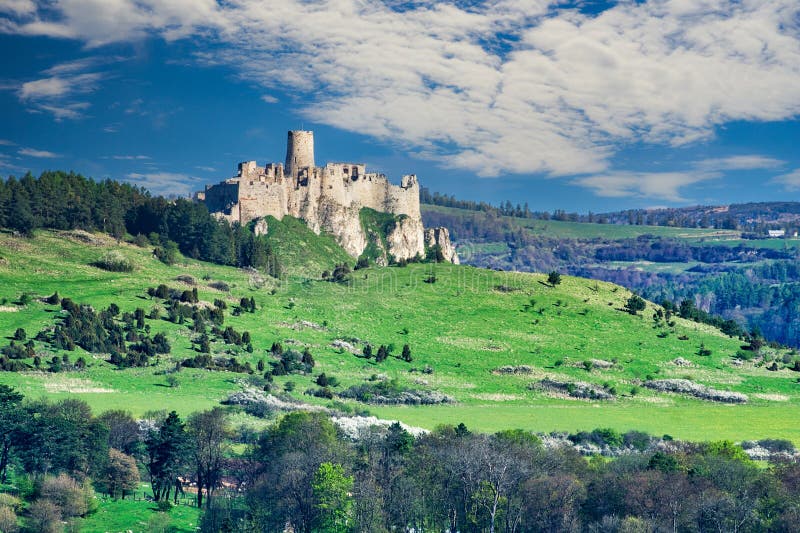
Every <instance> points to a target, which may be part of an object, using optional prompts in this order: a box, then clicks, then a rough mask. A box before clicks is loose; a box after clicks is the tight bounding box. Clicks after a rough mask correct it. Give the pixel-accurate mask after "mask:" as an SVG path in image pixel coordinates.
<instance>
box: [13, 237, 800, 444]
mask: <svg viewBox="0 0 800 533" xmlns="http://www.w3.org/2000/svg"><path fill="white" fill-rule="evenodd" d="M284 231H285V232H289V233H292V232H296V231H299V230H298V229H297V228H294V229H293V227H292V226H289V224H288V223H287V224H285V225H283V224H281V225H278V224H275V222H274V221H270V237H274V238H275V239H277V240H282V241H283V243H284V245H286V246H288V244H286V243H288V242H289V240H288V239H289V238H290V236H289V235H288V234H284V233H281V232H284ZM306 237H307V238H308V241H307V243H306V244H304V245H302V246H303V248H304V249H305V250H312V252H313V254H311V255H313V257H314V259H313V261H312V263H311V266H310V267H306V268H304V269H299V270H298V269H297V268H291V269H289V271H290V273H291V274H292V275H289V276H286V277H284V278H283V279H281V280H273V279H271V278H264V277H262V276H261V275H258V274H254V273H251V272H248V271H243V270H239V269H235V268H231V267H222V266H217V265H211V264H208V263H202V262H198V261H193V260H181V261H179V263H178V264H176V265H173V266H166V265H164V264H162V263H160V262H159V261H158V260H156V259H155V258H153V256H152V254H151V250H150V249H145V248H138V247H135V246H133V245H129V244H125V243H122V244H118V243H117V242H115V241H114V240H112V239H110V238H108V237H105V236H102V235H93V236H87V235H86V234H83V233H79V232H72V233H70V232H46V231H41V232H38V233H37V236H36V238H35V239H31V240H27V239H19V238H15V237H12V236H10V235H9V234H6V233H3V234H0V301H4V302H3V303H2V306H0V334H2V335H3V336H4V337H6V338H5V339H4V340H2V341H0V346H5V345H7V344H8V343H9V342H10V336H11V335H12V334H13V333H14V331H15V330H16V329H17V328H24V329H25V330H26V332H27V333H28V337H29V338H32V337H33V336H34V335H35V334H36V332H38V331H40V330H41V329H43V328H46V327H48V326H52V325H53V324H54V323H55V320H56V317H57V316H58V313H57V311H58V310H59V308H58V307H57V306H53V305H48V304H46V303H44V302H42V301H40V300H39V299H38V298H40V297H46V296H48V295H50V294H52V293H53V292H55V291H58V292H59V294H60V296H61V297H68V298H71V299H72V300H74V301H75V302H79V303H90V304H91V305H92V306H93V307H94V308H95V309H100V308H104V307H106V306H108V305H109V304H111V303H112V302H113V303H116V304H117V305H118V306H119V307H120V308H121V309H122V311H123V312H124V311H133V310H134V309H136V308H137V307H140V308H143V309H144V310H145V311H148V312H149V310H150V309H152V308H153V307H162V308H163V302H160V301H159V300H158V299H153V298H150V297H148V296H147V293H146V290H147V288H148V287H155V286H157V285H158V284H161V283H165V284H167V285H169V286H170V287H172V288H176V289H181V290H186V289H190V288H192V287H196V288H197V289H198V293H199V297H200V299H201V301H203V302H209V303H210V302H212V301H213V300H215V299H224V300H226V301H227V302H228V305H229V306H233V305H235V304H236V303H237V302H238V301H239V299H240V298H242V297H248V298H249V297H253V298H254V299H255V302H256V304H257V310H256V312H255V313H243V314H241V315H240V316H232V315H231V313H227V314H226V316H225V325H226V326H228V325H231V326H233V327H234V328H235V329H236V330H239V331H249V332H250V333H251V334H252V339H253V342H252V344H253V347H254V351H253V353H247V352H245V351H243V350H241V349H239V348H233V347H231V346H226V345H224V344H222V343H221V342H215V343H214V345H213V350H214V351H215V352H217V353H218V354H219V355H225V356H226V357H230V356H236V357H238V359H239V360H240V361H242V362H245V361H247V362H250V363H251V364H252V365H253V367H255V366H256V365H257V363H258V361H259V360H262V359H263V360H264V361H266V362H269V361H273V360H274V359H273V358H272V356H271V354H270V353H269V348H270V346H271V345H272V343H273V342H281V343H282V344H283V345H284V346H285V347H287V348H289V347H292V348H296V349H299V350H302V349H303V348H305V347H307V348H308V349H309V350H310V352H311V353H312V354H313V356H314V359H315V360H316V363H317V365H316V367H315V368H314V371H313V374H312V375H289V376H278V377H275V387H276V389H281V388H283V386H284V384H285V383H286V382H287V381H292V382H294V383H295V385H296V386H295V390H294V392H293V394H294V396H296V397H297V398H299V399H302V400H303V401H307V402H311V403H319V404H323V405H328V404H330V403H331V401H330V400H325V399H322V398H316V397H312V396H308V395H304V394H303V392H304V391H306V390H307V389H315V388H316V385H314V384H313V380H314V379H315V378H316V376H318V375H319V373H320V372H325V373H326V375H328V376H331V375H333V376H335V377H336V378H337V379H338V380H339V381H340V382H341V384H340V385H339V386H338V387H335V388H334V391H335V392H341V391H342V390H344V389H346V388H348V387H350V386H353V385H364V384H370V383H372V384H374V383H377V382H380V381H382V380H384V379H387V380H391V379H394V380H396V383H397V387H399V388H406V389H413V390H423V391H436V392H440V393H443V394H445V395H448V396H449V397H451V398H452V399H454V400H455V402H454V403H451V404H442V405H435V406H399V405H391V406H388V405H382V406H376V405H364V404H361V403H359V402H356V401H355V400H345V403H346V404H349V405H351V406H355V407H357V408H358V409H364V408H366V409H369V411H370V412H371V413H373V414H375V415H377V416H381V417H390V418H398V419H400V420H403V421H404V422H408V423H410V424H413V425H419V426H423V427H427V428H432V427H434V426H435V425H437V424H439V423H445V422H447V423H458V422H461V421H463V422H465V423H466V424H467V425H468V426H470V427H473V428H476V429H480V430H487V431H488V430H496V429H501V428H512V427H515V428H516V427H518V428H526V429H533V430H538V431H551V430H570V431H574V430H577V429H592V428H595V427H601V426H603V427H606V426H607V427H614V428H616V429H619V430H629V429H638V430H644V431H648V432H651V433H654V434H659V435H660V434H664V433H668V434H671V435H673V436H675V437H678V438H686V439H697V440H700V439H719V438H731V439H735V440H742V439H755V438H766V437H772V438H789V439H792V440H794V441H795V442H800V427H798V426H797V424H796V423H795V422H794V420H795V418H796V416H797V415H798V414H800V391H799V390H798V388H800V385H798V382H797V381H798V380H797V376H798V375H800V374H797V373H795V372H792V371H790V370H788V369H785V368H784V366H785V365H784V364H783V363H782V362H780V361H779V363H780V365H779V366H780V368H781V369H780V370H778V371H774V372H773V371H768V370H767V369H766V368H765V365H762V364H760V363H756V362H753V361H745V362H741V363H740V362H739V360H737V359H735V357H734V356H736V355H737V353H738V352H739V351H740V345H741V344H742V343H741V341H739V340H737V339H730V338H728V337H725V336H724V335H722V334H721V333H720V332H718V331H717V330H714V329H712V328H710V327H708V326H704V325H700V324H696V323H693V322H687V321H684V320H682V319H679V318H674V319H673V320H674V326H672V327H670V326H668V325H664V324H663V322H662V323H661V325H656V323H655V322H654V320H653V318H652V316H653V312H654V309H655V307H654V306H653V305H652V304H648V308H647V309H646V310H645V311H644V312H641V313H639V315H637V316H633V315H630V314H628V313H626V312H625V311H624V310H622V308H623V306H624V304H625V302H626V300H627V299H628V298H629V297H630V295H631V293H630V292H629V291H627V290H625V289H623V288H621V287H618V286H615V285H611V284H607V283H602V282H594V281H591V280H586V279H581V278H572V277H566V276H565V277H564V278H563V282H562V283H561V284H560V285H557V286H555V287H551V286H549V285H547V284H546V283H545V276H544V275H538V274H519V273H505V272H495V271H488V270H482V269H477V268H472V267H468V266H453V265H443V264H412V265H409V266H408V267H405V268H399V267H391V268H369V269H363V270H358V271H355V272H354V273H353V274H351V283H349V284H338V283H332V282H327V281H322V280H320V279H319V277H318V276H319V274H318V273H317V271H318V270H321V269H322V268H330V267H332V266H333V264H334V263H337V262H339V261H340V260H342V259H343V258H342V257H341V256H340V255H339V253H340V252H341V251H340V250H339V251H338V252H337V251H336V250H335V249H331V250H333V251H326V250H328V249H327V248H326V246H327V245H325V244H323V243H321V241H317V240H316V239H313V238H311V237H310V236H306ZM276 242H277V241H276ZM109 250H117V251H119V252H120V253H121V254H123V255H124V256H125V257H127V258H128V259H130V260H131V261H132V262H133V264H134V265H135V270H134V271H133V272H132V273H114V272H107V271H104V270H101V269H99V268H96V267H94V266H91V263H93V262H95V261H97V260H98V259H99V258H100V257H101V256H103V254H105V253H107V252H108V251H109ZM280 253H281V254H282V257H286V256H287V255H288V254H289V251H288V248H287V249H282V250H280ZM297 254H298V255H296V256H295V257H297V258H298V263H301V262H302V258H303V257H306V256H308V255H309V254H305V256H304V254H303V253H300V252H297ZM350 261H351V262H352V260H350ZM179 276H180V277H181V278H180V281H179V280H178V277H179ZM187 276H191V278H188V277H187ZM433 278H435V282H433V283H430V281H433ZM187 280H188V281H187ZM220 282H222V283H224V284H225V285H227V286H228V289H229V290H228V291H226V290H224V289H225V286H224V285H222V284H221V283H220ZM192 283H194V285H192ZM23 293H29V294H30V295H32V297H33V299H32V301H31V302H30V303H28V304H27V305H24V306H23V305H19V304H18V303H15V302H17V301H18V299H19V297H20V295H22V294H23ZM162 316H163V313H162ZM147 324H148V325H149V326H150V328H151V330H152V332H153V333H157V332H164V333H165V334H166V335H167V337H168V338H169V340H170V343H171V345H172V353H171V354H170V355H166V356H160V357H159V358H158V364H157V365H155V366H150V367H145V368H132V369H123V370H120V369H117V368H116V367H115V366H113V365H111V364H110V363H108V362H107V361H106V357H105V356H103V355H98V354H94V355H92V354H85V353H82V351H81V350H80V349H77V350H76V351H75V352H74V353H72V354H70V357H71V358H72V359H73V360H74V359H75V358H76V357H78V356H79V355H84V356H85V357H86V359H87V360H88V362H89V365H88V367H87V368H86V370H84V371H81V372H62V373H48V372H37V371H28V372H20V373H15V372H2V373H0V383H7V384H10V385H13V386H15V387H18V388H19V389H20V390H21V392H23V393H24V394H25V395H26V396H28V397H34V398H35V397H38V396H42V395H44V396H49V397H65V396H67V395H74V396H76V397H80V398H82V399H84V400H86V401H87V402H88V403H90V404H91V405H92V407H94V408H95V410H97V411H102V410H105V409H111V408H123V409H128V410H131V411H133V412H134V413H135V414H138V415H140V414H142V413H144V412H145V411H147V410H152V409H176V410H178V411H179V412H181V413H184V414H186V413H189V412H191V411H195V410H198V409H202V408H207V407H209V406H212V405H216V404H218V402H219V401H220V400H222V399H224V398H226V397H227V395H228V394H230V393H231V392H234V391H237V390H240V389H241V388H242V384H243V383H244V382H245V381H246V375H244V374H237V373H231V372H218V371H209V370H204V369H188V368H187V369H183V370H182V371H181V372H180V373H178V374H177V377H178V380H179V386H178V387H168V386H167V382H166V380H165V376H164V371H165V370H167V369H171V368H173V367H174V366H175V363H176V362H177V361H181V360H183V359H185V358H187V357H193V356H194V355H196V354H197V352H196V351H194V350H193V344H192V334H191V332H190V330H189V328H188V326H187V325H182V326H180V325H178V324H174V323H171V322H168V321H166V320H164V319H159V320H147ZM335 341H345V342H347V343H350V344H351V345H353V347H354V350H355V351H357V352H360V351H361V348H362V347H363V345H364V343H370V344H372V345H373V346H374V347H375V348H377V347H378V346H379V345H382V344H383V345H393V346H394V350H393V352H392V356H390V357H389V358H388V359H387V360H386V361H384V362H382V363H376V362H375V359H374V358H373V359H370V360H368V359H365V358H363V357H359V356H356V355H353V354H352V353H350V351H349V350H346V349H342V348H337V347H334V346H333V343H334V342H335ZM404 344H408V345H409V346H410V348H411V352H412V357H413V361H411V362H405V361H402V360H400V358H399V357H397V356H399V355H400V351H401V347H402V346H403V345H404ZM701 348H702V349H703V350H708V351H710V355H699V353H700V352H701ZM36 349H37V351H46V350H47V349H48V348H47V347H46V345H44V344H42V343H39V342H37V343H36ZM765 354H766V356H767V357H773V356H778V357H782V356H783V355H784V354H783V353H774V351H773V350H765ZM52 355H61V354H60V353H58V354H53V353H47V354H46V355H45V358H50V357H52ZM678 357H681V358H683V359H685V360H686V361H688V362H689V363H688V365H689V366H678V365H676V364H675V363H674V360H675V359H676V358H678ZM788 357H789V359H791V357H792V356H788ZM789 359H787V361H788V360H789ZM27 362H28V363H30V360H28V361H27ZM501 367H518V368H517V369H516V370H517V372H516V373H508V372H506V373H503V372H502V371H500V370H499V369H501ZM520 367H529V368H527V369H526V368H520ZM506 370H507V371H508V370H510V369H506ZM667 378H682V379H689V380H691V381H693V382H695V383H699V384H702V385H706V386H708V387H712V388H714V389H717V390H722V391H734V392H740V393H743V394H746V395H747V396H748V402H747V403H746V404H745V405H729V404H722V403H715V402H709V401H705V400H699V399H695V398H689V397H686V396H683V395H676V394H672V393H657V392H655V391H653V390H651V389H648V388H647V387H644V386H643V384H644V383H645V382H646V381H648V380H654V379H656V380H658V379H667ZM544 379H546V380H550V381H551V382H558V383H561V384H562V385H563V388H562V389H558V390H557V389H554V388H553V387H549V388H548V387H545V388H542V386H541V381H542V380H544ZM580 383H588V384H589V385H590V386H591V387H593V390H596V391H599V392H604V393H608V394H610V395H611V396H612V397H611V399H608V400H602V401H601V400H590V399H579V398H575V397H574V395H573V393H574V391H575V389H576V387H577V388H578V389H580V388H581V387H582V385H580ZM532 385H534V386H533V388H532V387H531V386H532Z"/></svg>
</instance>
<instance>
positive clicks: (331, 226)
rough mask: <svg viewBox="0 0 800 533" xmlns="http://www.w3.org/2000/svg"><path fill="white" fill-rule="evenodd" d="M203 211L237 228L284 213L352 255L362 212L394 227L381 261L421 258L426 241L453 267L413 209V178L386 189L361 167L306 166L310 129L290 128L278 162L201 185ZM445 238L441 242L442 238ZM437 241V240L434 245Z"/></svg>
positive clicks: (250, 164)
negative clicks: (386, 217) (391, 219)
mask: <svg viewBox="0 0 800 533" xmlns="http://www.w3.org/2000/svg"><path fill="white" fill-rule="evenodd" d="M196 197H197V199H198V200H201V201H204V202H205V204H206V206H207V207H208V210H209V211H210V212H212V213H215V214H216V215H217V216H219V217H221V218H224V219H226V220H228V221H230V222H232V223H233V222H238V223H240V224H242V225H245V224H247V223H249V222H251V221H253V220H257V219H261V218H263V217H266V216H268V215H271V216H273V217H275V218H276V219H278V220H280V219H282V218H283V217H284V216H287V215H288V216H292V217H295V218H299V219H302V220H304V221H305V223H306V224H307V225H308V227H309V228H311V229H312V230H313V231H314V232H316V233H320V232H321V231H327V232H328V233H330V234H332V235H333V236H334V237H335V238H336V240H337V241H338V242H339V244H340V245H341V246H342V247H343V248H344V249H345V250H346V251H347V253H348V254H350V255H351V256H353V257H358V256H360V255H361V253H362V252H363V251H364V249H365V248H366V247H367V245H368V243H369V242H370V240H373V241H374V240H375V239H376V238H377V236H375V235H369V234H368V231H367V230H366V229H365V228H363V227H362V224H361V219H360V216H359V213H360V211H361V209H363V208H370V209H374V210H375V211H379V212H383V213H391V214H393V215H397V222H396V224H395V227H394V229H392V230H391V232H390V233H389V235H387V236H386V241H387V243H388V250H385V251H384V252H385V255H387V257H386V258H384V261H385V260H387V259H388V256H392V257H393V258H394V259H395V260H401V259H411V258H414V257H415V256H418V255H419V256H423V257H424V255H425V247H426V244H427V245H428V246H431V242H433V243H434V245H439V246H440V248H441V249H442V250H448V252H447V254H446V255H445V257H446V259H447V260H448V261H453V262H458V258H457V256H456V255H455V251H454V249H453V247H452V245H451V244H450V242H449V234H448V233H447V231H446V230H445V231H438V232H436V233H435V234H433V233H431V230H429V231H428V232H427V234H426V232H425V230H424V228H423V226H422V216H421V214H420V208H419V183H418V182H417V177H416V176H415V175H413V174H409V175H406V176H403V178H402V180H401V182H400V185H399V186H397V185H393V184H392V183H390V182H389V180H388V178H387V177H386V176H385V175H384V174H379V173H374V172H367V169H366V166H365V165H364V164H363V163H326V164H325V166H322V167H318V166H316V164H315V161H314V132H312V131H290V132H289V135H288V140H287V146H286V162H285V164H283V165H282V164H280V163H268V164H266V166H263V167H259V166H258V164H257V163H256V162H255V161H246V162H243V163H240V164H239V171H238V173H237V175H236V176H234V177H232V178H230V179H227V180H225V181H223V182H220V183H218V184H216V185H208V186H206V188H205V190H204V191H201V192H198V193H197V195H196ZM445 238H447V242H446V243H445V242H444V239H445ZM438 240H442V241H443V242H441V243H440V242H438Z"/></svg>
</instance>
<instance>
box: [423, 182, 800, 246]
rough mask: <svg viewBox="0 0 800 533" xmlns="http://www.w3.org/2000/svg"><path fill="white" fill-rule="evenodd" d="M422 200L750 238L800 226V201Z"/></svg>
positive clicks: (428, 196)
mask: <svg viewBox="0 0 800 533" xmlns="http://www.w3.org/2000/svg"><path fill="white" fill-rule="evenodd" d="M420 202H421V203H422V204H428V205H438V206H443V207H452V208H456V209H464V210H467V211H482V212H485V213H492V214H495V215H502V216H508V217H515V218H528V219H535V220H560V221H565V222H584V223H594V224H620V225H629V226H666V227H678V228H714V229H727V230H739V231H742V232H744V233H746V234H748V236H750V237H751V238H764V237H765V236H766V233H767V230H769V229H785V230H786V232H787V234H792V233H793V232H794V231H796V230H798V229H800V202H761V203H746V204H733V205H730V206H726V207H725V209H719V208H718V207H716V206H692V207H677V208H662V209H625V210H622V211H613V212H609V213H593V212H591V211H589V212H588V213H585V214H583V213H577V212H568V211H566V210H564V209H555V210H553V211H552V212H549V211H531V209H530V208H529V207H528V203H527V202H525V203H523V204H520V203H516V204H513V203H511V202H510V201H509V200H506V201H503V202H500V203H499V204H497V205H496V206H495V205H492V204H490V203H488V202H476V201H474V200H460V199H458V198H456V197H455V196H454V195H452V194H451V195H448V194H442V193H439V192H431V191H430V189H428V188H426V187H422V188H421V189H420Z"/></svg>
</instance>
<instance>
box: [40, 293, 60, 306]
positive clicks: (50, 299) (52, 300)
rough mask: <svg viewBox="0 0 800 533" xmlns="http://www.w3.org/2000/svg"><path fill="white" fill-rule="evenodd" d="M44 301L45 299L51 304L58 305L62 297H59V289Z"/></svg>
mask: <svg viewBox="0 0 800 533" xmlns="http://www.w3.org/2000/svg"><path fill="white" fill-rule="evenodd" d="M44 301H45V303H48V304H50V305H58V304H60V303H61V298H59V296H58V291H56V292H54V293H53V294H51V295H50V296H48V297H47V298H45V300H44Z"/></svg>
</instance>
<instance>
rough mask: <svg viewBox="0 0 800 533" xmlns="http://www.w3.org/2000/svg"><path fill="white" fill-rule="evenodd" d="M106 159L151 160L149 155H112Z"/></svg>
mask: <svg viewBox="0 0 800 533" xmlns="http://www.w3.org/2000/svg"><path fill="white" fill-rule="evenodd" d="M104 159H116V160H117V161H141V160H144V159H150V156H147V155H111V156H106V157H105V158H104Z"/></svg>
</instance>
